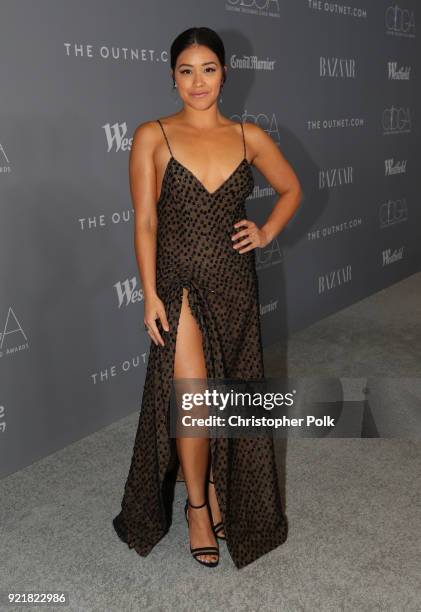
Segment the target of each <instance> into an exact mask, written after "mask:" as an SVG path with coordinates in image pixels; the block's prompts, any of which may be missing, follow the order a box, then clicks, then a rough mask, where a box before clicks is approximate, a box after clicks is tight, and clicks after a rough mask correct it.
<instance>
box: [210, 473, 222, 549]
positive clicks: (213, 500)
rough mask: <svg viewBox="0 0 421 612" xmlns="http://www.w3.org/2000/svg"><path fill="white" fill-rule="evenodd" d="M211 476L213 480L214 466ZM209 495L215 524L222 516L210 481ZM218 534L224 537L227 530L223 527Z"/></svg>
mask: <svg viewBox="0 0 421 612" xmlns="http://www.w3.org/2000/svg"><path fill="white" fill-rule="evenodd" d="M209 478H210V480H213V473H212V468H211V470H210V474H209ZM208 497H209V506H210V509H211V512H212V521H213V524H214V525H216V524H217V523H219V522H220V521H221V519H222V517H221V511H220V509H219V504H218V500H217V498H216V492H215V485H214V484H210V483H209V485H208ZM218 535H219V536H221V537H224V536H225V531H224V530H223V529H218Z"/></svg>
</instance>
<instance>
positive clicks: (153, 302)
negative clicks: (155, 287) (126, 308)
mask: <svg viewBox="0 0 421 612" xmlns="http://www.w3.org/2000/svg"><path fill="white" fill-rule="evenodd" d="M157 320H159V321H160V323H161V324H162V327H163V329H164V330H165V331H169V329H170V327H169V325H168V320H167V315H166V313H165V306H164V302H163V301H162V300H160V299H159V297H158V296H154V297H150V298H145V315H144V318H143V321H144V323H145V327H147V330H148V334H149V336H150V337H151V338H152V340H153V341H154V342H155V344H160V345H161V346H164V345H165V342H164V340H163V339H162V336H161V334H160V333H159V330H158V326H157V324H156V321H157Z"/></svg>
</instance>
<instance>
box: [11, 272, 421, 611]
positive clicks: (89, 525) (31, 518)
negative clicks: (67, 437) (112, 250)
mask: <svg viewBox="0 0 421 612" xmlns="http://www.w3.org/2000/svg"><path fill="white" fill-rule="evenodd" d="M420 313H421V275H419V274H418V275H414V276H412V277H410V278H409V279H406V280H405V281H402V282H401V283H399V284H397V285H395V286H394V287H392V288H390V289H388V290H386V291H382V292H379V293H378V294H376V295H374V296H371V297H370V298H367V299H366V300H363V301H361V302H359V303H358V304H356V305H354V306H352V307H350V308H347V309H345V310H343V311H341V312H340V313H337V314H335V315H333V316H331V317H328V318H326V319H324V320H322V321H320V322H318V323H317V324H315V325H313V326H311V327H309V328H308V329H306V330H303V331H301V332H299V333H297V334H295V336H294V337H293V338H291V339H290V340H289V342H288V354H287V355H286V354H285V348H284V344H281V345H279V346H273V347H271V348H270V349H268V350H267V351H266V354H265V362H266V374H267V376H278V375H279V372H280V371H281V369H282V367H283V365H282V364H283V363H287V364H288V367H287V370H288V375H289V376H338V377H344V378H349V379H350V380H351V379H359V378H364V377H366V376H377V377H379V376H380V377H387V376H392V377H408V378H411V377H414V378H415V377H417V376H419V372H420V367H421V356H420V354H419V349H420V347H421V325H420V316H419V315H420ZM137 420H138V415H137V414H133V415H131V416H130V417H129V418H126V419H123V420H121V421H119V422H117V423H115V424H113V425H112V426H109V427H107V428H105V429H103V430H101V431H99V432H97V433H96V434H94V435H91V436H89V437H86V438H84V439H83V440H81V441H79V442H77V443H74V444H72V445H70V446H68V447H67V448H65V449H63V450H61V451H60V452H58V453H55V454H54V455H50V456H49V457H46V458H45V459H43V460H41V461H38V462H37V463H35V464H33V465H32V466H29V467H28V468H26V469H24V470H22V471H20V472H18V473H15V474H13V475H11V476H9V477H7V478H5V479H4V480H2V481H1V482H0V494H1V500H2V503H1V510H0V512H1V515H0V518H1V521H0V523H1V562H2V568H3V569H2V571H1V589H2V591H3V592H4V591H5V590H7V589H11V590H13V591H14V592H16V591H20V590H21V591H29V590H34V591H40V590H49V591H54V590H60V591H67V592H68V593H69V596H70V604H69V605H68V606H63V607H58V606H56V607H55V608H51V607H47V606H43V607H37V608H35V607H33V606H26V607H25V608H18V607H12V606H8V605H3V606H2V607H1V608H0V609H2V610H18V609H26V610H51V609H55V610H72V611H73V610H78V611H79V610H80V611H84V612H85V611H91V610H92V611H93V610H95V611H101V612H104V611H114V610H115V611H117V610H118V611H130V610H199V609H200V610H202V609H205V608H206V609H209V610H213V611H215V612H218V611H220V610H221V611H222V610H239V611H241V612H242V611H248V610H258V609H264V610H276V611H288V612H299V611H311V612H314V611H323V612H330V611H335V612H337V611H350V612H351V611H352V612H357V611H358V612H360V611H361V612H362V611H367V612H373V611H384V610H385V611H386V610H387V611H391V612H392V611H393V612H400V611H402V612H412V611H413V612H420V611H421V588H420V578H419V576H420V568H421V545H420V535H419V534H420V526H421V503H420V490H421V486H420V485H421V482H420V480H421V477H420V474H421V443H419V442H418V441H414V440H399V439H388V440H383V439H377V440H375V439H373V440H361V439H337V440H334V439H330V440H327V439H324V440H322V439H294V440H291V439H290V440H288V444H287V452H286V460H285V466H284V467H285V473H286V481H285V489H286V511H287V515H288V519H289V536H288V539H287V541H286V542H285V544H283V545H282V546H280V547H279V548H278V549H276V550H274V551H272V552H270V553H269V554H267V555H265V556H263V557H261V558H260V559H259V560H258V561H256V562H255V563H253V564H251V565H249V566H247V567H245V568H243V569H242V570H237V568H236V567H235V566H234V564H233V563H232V561H231V559H230V557H229V554H228V551H227V549H226V546H225V544H223V543H222V544H221V561H220V565H219V566H218V567H217V568H216V569H207V568H204V567H202V566H200V565H199V564H197V563H196V562H195V561H194V560H193V559H192V558H191V557H190V553H189V551H188V541H187V526H186V523H185V519H184V516H183V512H182V506H183V501H184V497H185V491H184V484H183V483H178V484H177V487H176V499H175V511H174V523H173V525H172V527H171V530H170V532H169V534H168V535H167V536H166V537H165V538H164V539H163V540H161V542H159V544H158V545H157V546H156V547H155V548H154V550H153V551H152V552H151V554H150V555H149V556H148V557H146V558H142V557H139V556H138V555H137V554H136V553H135V552H134V551H132V550H129V549H128V548H127V546H126V545H124V544H123V543H122V542H121V541H120V540H119V539H118V538H117V536H116V534H115V532H114V530H113V529H112V525H111V520H112V518H113V517H114V516H115V514H116V513H117V511H118V510H119V504H120V500H121V495H122V488H123V485H124V480H125V478H126V475H127V470H128V467H129V461H130V457H131V452H132V445H133V441H134V435H135V429H136V426H137ZM284 450H285V449H284V446H283V445H280V454H279V460H280V461H279V462H280V465H282V464H283V463H284V459H283V456H284V455H283V452H284ZM280 478H281V480H283V475H282V474H280Z"/></svg>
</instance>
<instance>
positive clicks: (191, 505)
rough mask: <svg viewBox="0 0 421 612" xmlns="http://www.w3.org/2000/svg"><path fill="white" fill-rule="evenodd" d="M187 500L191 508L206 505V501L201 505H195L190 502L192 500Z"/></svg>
mask: <svg viewBox="0 0 421 612" xmlns="http://www.w3.org/2000/svg"><path fill="white" fill-rule="evenodd" d="M187 501H188V503H189V506H190V507H191V508H203V506H206V501H205V502H204V503H203V504H200V506H193V504H191V503H190V500H187Z"/></svg>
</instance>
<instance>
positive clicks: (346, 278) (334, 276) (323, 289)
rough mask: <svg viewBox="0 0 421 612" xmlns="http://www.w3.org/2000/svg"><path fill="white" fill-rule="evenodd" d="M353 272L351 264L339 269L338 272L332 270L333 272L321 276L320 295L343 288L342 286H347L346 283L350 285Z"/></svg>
mask: <svg viewBox="0 0 421 612" xmlns="http://www.w3.org/2000/svg"><path fill="white" fill-rule="evenodd" d="M351 271H352V269H351V264H349V265H348V266H345V267H344V268H337V269H336V270H332V271H331V272H328V273H326V274H323V275H322V276H319V279H318V280H319V283H318V293H319V295H321V294H322V293H327V292H328V291H332V290H333V289H337V288H338V287H342V285H345V284H346V283H350V282H351V280H352V276H351Z"/></svg>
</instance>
